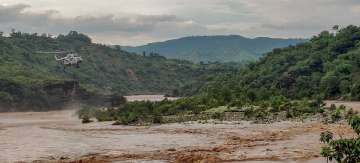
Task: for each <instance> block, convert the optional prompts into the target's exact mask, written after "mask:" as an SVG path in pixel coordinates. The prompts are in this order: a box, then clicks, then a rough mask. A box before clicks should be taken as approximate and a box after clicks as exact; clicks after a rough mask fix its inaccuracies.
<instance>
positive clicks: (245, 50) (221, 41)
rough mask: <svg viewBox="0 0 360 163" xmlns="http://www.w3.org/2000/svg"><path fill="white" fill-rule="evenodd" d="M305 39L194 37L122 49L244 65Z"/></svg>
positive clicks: (190, 59)
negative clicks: (245, 62) (274, 49)
mask: <svg viewBox="0 0 360 163" xmlns="http://www.w3.org/2000/svg"><path fill="white" fill-rule="evenodd" d="M304 41H306V40H303V39H277V38H267V37H258V38H254V39H251V38H246V37H242V36H238V35H229V36H193V37H184V38H180V39H174V40H168V41H164V42H155V43H150V44H147V45H143V46H137V47H123V48H124V49H125V50H127V51H130V52H135V53H138V54H143V52H145V53H152V52H153V53H159V54H161V55H163V56H165V57H167V58H176V59H185V60H189V61H193V62H201V61H202V62H215V61H220V62H242V61H253V60H255V59H257V58H259V57H260V56H262V54H263V53H266V52H269V51H271V50H272V49H273V48H280V47H286V46H288V45H295V44H297V43H301V42H304Z"/></svg>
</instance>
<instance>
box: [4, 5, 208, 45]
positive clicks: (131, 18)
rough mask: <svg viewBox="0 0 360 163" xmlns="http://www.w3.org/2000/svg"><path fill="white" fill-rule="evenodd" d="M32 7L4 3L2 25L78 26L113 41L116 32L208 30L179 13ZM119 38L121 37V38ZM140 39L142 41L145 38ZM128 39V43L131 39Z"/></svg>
mask: <svg viewBox="0 0 360 163" xmlns="http://www.w3.org/2000/svg"><path fill="white" fill-rule="evenodd" d="M28 8H30V6H29V5H24V4H17V5H11V6H1V5H0V22H1V24H0V29H6V30H10V29H11V28H16V29H18V30H21V31H27V32H46V33H53V34H58V33H66V32H68V31H70V30H77V31H80V32H83V33H87V34H90V35H91V36H93V37H94V38H101V40H104V41H105V42H107V43H108V42H112V41H109V40H107V39H106V36H107V37H109V36H112V39H115V38H114V36H117V37H119V38H122V37H132V38H137V39H141V37H140V36H143V37H145V38H146V37H153V38H156V37H158V38H166V37H176V36H179V35H183V34H187V35H189V34H192V33H200V32H201V31H206V28H204V27H202V26H200V25H199V24H196V23H195V22H193V21H190V20H185V19H180V18H178V17H176V16H175V15H139V14H131V15H125V16H114V15H104V16H77V17H74V18H69V17H68V18H65V17H61V15H59V12H58V11H54V10H49V11H45V12H40V13H36V12H29V11H26V9H28ZM122 39H124V38H122ZM106 40H107V41H106ZM116 40H117V41H120V40H119V39H116ZM133 41H135V40H133ZM137 41H138V42H141V40H137ZM146 41H148V40H146ZM120 42H121V41H120ZM113 43H116V42H113ZM124 43H125V44H126V43H127V42H124ZM129 43H130V42H129Z"/></svg>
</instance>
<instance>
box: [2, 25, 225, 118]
mask: <svg viewBox="0 0 360 163" xmlns="http://www.w3.org/2000/svg"><path fill="white" fill-rule="evenodd" d="M64 50H65V51H68V50H72V51H75V52H77V53H79V54H80V55H81V56H82V57H83V59H84V62H83V63H82V64H81V66H80V68H79V69H75V68H65V70H64V69H63V66H62V65H60V64H58V63H57V62H56V61H55V59H54V56H53V54H44V53H39V51H64ZM229 69H232V67H230V66H225V65H222V64H202V65H200V64H193V63H191V62H188V61H183V60H174V59H170V60H169V59H166V58H165V57H162V56H159V55H157V54H154V53H151V54H149V55H146V56H141V55H135V54H132V53H128V52H125V51H123V50H121V49H120V48H119V47H108V46H105V45H100V44H94V43H92V42H91V39H90V38H89V37H88V36H86V35H84V34H81V33H78V32H75V31H72V32H70V33H69V34H67V35H59V36H57V37H53V36H49V35H46V34H43V35H38V34H36V33H34V34H28V33H21V32H16V31H12V33H11V34H10V36H9V37H5V36H3V35H1V36H0V104H1V105H2V106H4V105H5V106H6V107H5V108H11V107H14V108H18V107H21V106H23V108H26V107H29V106H31V109H39V108H44V107H49V106H51V105H55V103H54V100H52V96H63V94H64V93H62V92H61V91H57V92H56V91H55V92H54V91H53V90H51V89H52V88H56V89H58V88H59V86H60V87H62V88H64V87H68V85H66V84H65V85H64V83H66V81H74V80H75V81H77V80H78V81H79V82H80V85H79V87H80V89H81V90H82V93H85V94H87V95H89V94H113V93H117V94H123V95H125V94H145V93H159V94H160V93H161V94H165V93H168V94H171V93H173V92H174V93H176V92H178V91H176V90H177V89H179V88H181V87H182V86H184V85H186V84H187V83H192V82H194V81H195V80H198V79H200V78H206V76H207V75H208V74H216V73H220V72H223V71H228V70H229ZM69 83H71V82H69ZM61 85H63V86H61ZM70 85H71V84H70ZM47 88H48V89H47ZM49 89H50V90H49ZM174 90H175V91H174ZM58 99H59V98H58ZM60 100H61V98H60ZM55 101H56V100H55ZM57 101H58V100H57ZM0 111H1V109H0Z"/></svg>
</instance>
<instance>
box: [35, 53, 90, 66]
mask: <svg viewBox="0 0 360 163" xmlns="http://www.w3.org/2000/svg"><path fill="white" fill-rule="evenodd" d="M38 53H42V54H55V55H54V57H55V60H56V61H57V62H59V63H61V64H62V65H64V68H65V67H66V66H75V67H76V68H80V63H81V62H82V61H83V59H82V57H81V56H80V55H79V54H78V53H76V52H72V51H55V52H44V51H39V52H38ZM59 54H61V55H64V56H63V57H59V56H58V55H59Z"/></svg>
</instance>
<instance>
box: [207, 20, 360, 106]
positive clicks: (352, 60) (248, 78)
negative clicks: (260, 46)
mask: <svg viewBox="0 0 360 163" xmlns="http://www.w3.org/2000/svg"><path fill="white" fill-rule="evenodd" d="M210 83H211V84H210V85H208V86H207V89H204V91H203V92H202V95H206V97H207V98H208V99H211V98H213V99H215V100H214V101H218V104H219V105H224V104H239V105H241V104H244V103H253V102H262V101H266V100H270V99H274V98H276V97H279V98H291V99H302V98H310V99H313V98H325V99H347V100H360V27H357V26H348V27H346V28H343V29H341V30H338V31H337V32H336V33H330V32H328V31H324V32H322V33H320V34H319V35H317V36H314V37H313V38H312V39H311V40H310V41H309V42H305V43H302V44H298V45H296V46H290V47H286V48H282V49H274V50H273V51H272V52H270V53H267V54H266V55H265V56H264V57H262V58H261V59H260V60H259V61H257V62H255V63H252V64H249V65H248V66H247V67H246V68H244V69H243V70H241V71H240V72H239V73H232V74H228V75H226V76H222V77H219V78H217V79H216V80H213V81H211V82H210Z"/></svg>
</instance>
